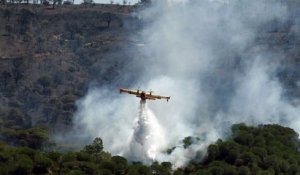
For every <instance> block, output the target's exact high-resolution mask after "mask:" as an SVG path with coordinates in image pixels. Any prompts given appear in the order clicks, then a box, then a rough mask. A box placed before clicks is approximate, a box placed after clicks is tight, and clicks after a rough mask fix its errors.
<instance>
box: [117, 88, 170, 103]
mask: <svg viewBox="0 0 300 175" xmlns="http://www.w3.org/2000/svg"><path fill="white" fill-rule="evenodd" d="M122 92H126V93H128V94H133V95H135V96H136V97H139V98H141V99H142V100H143V101H145V100H156V99H167V101H169V100H170V98H171V97H165V96H160V95H153V94H152V91H150V92H149V93H147V92H145V91H141V90H129V89H124V88H121V89H120V93H122Z"/></svg>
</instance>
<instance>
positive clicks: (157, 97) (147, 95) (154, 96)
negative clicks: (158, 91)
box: [146, 94, 171, 101]
mask: <svg viewBox="0 0 300 175" xmlns="http://www.w3.org/2000/svg"><path fill="white" fill-rule="evenodd" d="M146 97H147V98H148V99H151V100H155V99H166V100H167V101H169V99H170V98H171V97H166V96H161V95H152V94H146Z"/></svg>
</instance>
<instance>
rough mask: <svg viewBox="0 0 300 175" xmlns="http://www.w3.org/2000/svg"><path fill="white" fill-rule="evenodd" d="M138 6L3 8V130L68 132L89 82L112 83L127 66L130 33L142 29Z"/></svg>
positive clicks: (0, 16)
mask: <svg viewBox="0 0 300 175" xmlns="http://www.w3.org/2000/svg"><path fill="white" fill-rule="evenodd" d="M134 9H135V7H133V6H121V5H95V6H88V5H87V6H80V5H66V6H59V7H57V8H55V9H52V8H49V7H45V6H39V5H11V6H2V7H0V24H1V25H0V26H1V27H0V50H1V52H0V61H1V64H0V70H1V73H0V79H1V84H0V116H1V117H0V123H1V128H0V129H2V130H3V129H5V128H9V129H14V130H20V129H21V130H22V129H28V128H31V127H33V126H36V125H40V124H46V125H47V126H49V127H51V128H52V129H51V131H50V132H57V131H59V132H63V131H64V130H68V127H70V123H71V121H72V116H73V114H74V111H75V110H76V106H75V101H76V100H77V99H78V98H80V97H82V96H83V95H84V94H85V93H86V91H87V88H88V87H89V85H90V83H91V82H94V83H93V84H97V85H98V86H102V85H109V84H112V82H113V80H114V78H116V77H117V76H118V75H119V74H120V73H121V72H122V70H123V69H125V68H126V60H127V59H129V58H130V57H131V55H130V53H128V52H127V51H126V52H122V50H126V49H129V48H131V47H133V46H134V42H133V41H130V40H129V35H130V34H132V33H134V32H135V31H136V30H137V29H138V28H139V25H138V24H139V23H138V21H137V18H136V17H134V15H132V14H131V13H132V12H133V11H134ZM4 135H5V134H4ZM4 137H6V136H4ZM9 137H10V139H13V138H14V137H11V136H8V138H9Z"/></svg>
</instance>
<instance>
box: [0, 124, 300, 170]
mask: <svg viewBox="0 0 300 175" xmlns="http://www.w3.org/2000/svg"><path fill="white" fill-rule="evenodd" d="M298 150H299V140H298V134H297V133H296V132H295V131H293V130H292V129H290V128H286V127H282V126H279V125H261V126H259V127H249V126H246V125H244V124H237V125H233V126H232V135H231V137H230V138H229V139H228V140H227V141H222V140H218V141H217V142H216V143H214V144H211V145H210V146H209V147H208V150H207V155H206V156H205V158H204V159H203V160H202V161H201V162H195V161H191V162H190V163H189V164H188V165H187V166H186V167H183V168H178V169H176V170H172V164H171V163H170V162H162V163H158V162H153V163H152V164H151V165H149V166H146V165H143V164H141V163H139V162H135V163H130V162H128V160H126V158H124V157H121V156H112V155H111V154H110V153H108V152H105V151H103V143H102V140H101V139H100V138H95V140H94V141H93V143H92V144H90V145H87V146H85V147H84V148H83V149H82V150H80V151H77V152H65V153H61V152H55V151H54V152H53V151H50V152H49V151H48V152H46V151H41V150H35V149H32V148H28V147H13V146H9V145H7V144H5V143H0V174H1V175H6V174H7V175H8V174H9V175H27V174H70V175H71V174H72V175H84V174H89V175H93V174H95V175H98V174H99V175H113V174H115V175H125V174H126V175H143V174H144V175H171V174H174V175H188V174H191V175H252V174H253V175H254V174H255V175H297V174H300V155H299V151H298Z"/></svg>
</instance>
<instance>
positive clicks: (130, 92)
mask: <svg viewBox="0 0 300 175" xmlns="http://www.w3.org/2000/svg"><path fill="white" fill-rule="evenodd" d="M122 92H125V93H128V94H134V95H141V92H140V91H139V90H129V89H124V88H121V89H120V93H122Z"/></svg>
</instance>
